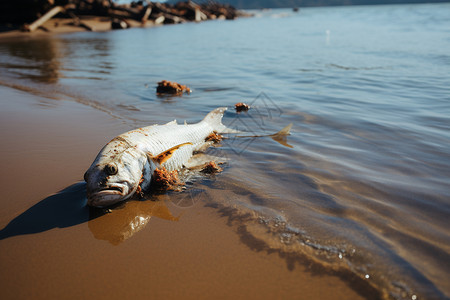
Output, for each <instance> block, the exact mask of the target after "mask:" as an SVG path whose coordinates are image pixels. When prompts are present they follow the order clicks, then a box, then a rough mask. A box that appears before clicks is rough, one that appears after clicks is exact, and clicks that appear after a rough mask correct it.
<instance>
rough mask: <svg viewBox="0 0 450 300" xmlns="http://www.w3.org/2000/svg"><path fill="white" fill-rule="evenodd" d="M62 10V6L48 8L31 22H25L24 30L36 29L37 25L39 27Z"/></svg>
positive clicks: (31, 30)
mask: <svg viewBox="0 0 450 300" xmlns="http://www.w3.org/2000/svg"><path fill="white" fill-rule="evenodd" d="M63 11H64V7H62V6H55V7H53V8H52V9H50V10H49V11H48V12H47V13H45V14H44V15H43V16H42V17H40V18H39V19H37V20H36V21H34V22H33V23H31V24H29V25H28V24H25V25H24V30H25V31H29V32H33V31H35V30H36V29H38V28H39V27H41V26H42V25H43V24H44V23H45V22H47V21H48V20H50V19H51V18H53V17H54V16H56V15H57V14H59V13H60V12H63Z"/></svg>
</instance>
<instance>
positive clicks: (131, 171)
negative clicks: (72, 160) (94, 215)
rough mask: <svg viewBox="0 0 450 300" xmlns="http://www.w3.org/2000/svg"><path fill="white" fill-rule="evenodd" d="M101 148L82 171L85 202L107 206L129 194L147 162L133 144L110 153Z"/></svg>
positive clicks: (136, 185)
mask: <svg viewBox="0 0 450 300" xmlns="http://www.w3.org/2000/svg"><path fill="white" fill-rule="evenodd" d="M116 150H117V149H116ZM103 152H104V153H102V152H101V153H99V155H98V157H97V159H96V160H95V161H94V163H93V164H92V165H91V167H90V168H89V169H88V170H87V171H86V173H85V174H84V180H85V181H86V190H87V198H88V201H87V204H88V205H89V206H95V207H105V206H110V205H113V204H116V203H118V202H121V201H124V200H126V199H128V198H130V197H131V196H133V194H134V193H135V192H136V190H137V189H138V187H139V185H140V183H141V179H142V177H143V170H144V169H145V165H146V162H147V158H146V156H145V154H143V153H142V152H141V151H139V150H137V149H136V148H133V147H130V148H127V149H124V150H123V151H121V152H114V155H110V154H111V153H110V152H111V151H103Z"/></svg>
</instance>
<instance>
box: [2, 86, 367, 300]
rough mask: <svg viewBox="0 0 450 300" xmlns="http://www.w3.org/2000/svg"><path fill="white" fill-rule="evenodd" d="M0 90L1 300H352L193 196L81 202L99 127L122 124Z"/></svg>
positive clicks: (333, 280) (341, 285)
mask: <svg viewBox="0 0 450 300" xmlns="http://www.w3.org/2000/svg"><path fill="white" fill-rule="evenodd" d="M0 95H1V96H0V99H1V100H0V122H1V131H0V132H1V136H0V138H1V140H2V149H1V151H2V153H1V163H2V166H3V167H2V170H3V172H2V173H1V182H2V183H3V184H2V198H1V199H2V200H1V207H2V209H1V210H0V230H1V231H0V238H1V239H0V270H1V271H0V282H1V289H0V298H1V299H28V298H31V297H32V298H33V299H49V298H50V299H56V298H64V299H80V298H84V299H94V298H95V299H124V298H131V297H133V298H135V299H150V298H153V299H154V298H155V297H156V298H159V299H180V298H182V299H211V298H218V299H231V298H236V299H361V298H363V297H361V296H360V295H359V294H358V293H357V292H355V291H354V290H353V289H351V288H350V287H349V284H348V283H346V282H344V281H342V280H341V279H340V278H338V277H337V276H333V275H332V274H320V273H317V272H315V271H314V268H312V269H311V266H310V265H308V263H301V262H294V263H293V262H292V261H291V262H289V258H288V257H283V255H282V254H280V253H278V252H276V251H274V252H273V253H269V252H267V251H262V252H261V251H259V250H258V247H252V243H253V244H254V243H257V241H255V240H245V237H244V236H243V235H239V234H237V232H238V231H239V228H238V227H236V226H234V225H230V224H227V218H226V217H221V216H220V215H219V213H218V211H217V209H215V208H211V207H208V206H207V205H205V203H204V202H203V201H193V202H192V204H193V205H187V207H183V205H179V202H175V201H174V199H172V198H171V197H168V196H164V195H163V196H161V197H160V198H161V199H159V201H156V202H155V201H132V202H129V203H127V204H126V205H125V206H124V207H123V208H122V209H117V210H114V211H112V212H111V213H105V211H101V212H99V211H92V210H89V209H88V208H87V207H86V206H85V195H84V193H85V189H84V184H83V183H82V182H81V180H82V176H83V173H84V171H85V170H86V168H87V167H88V166H89V165H90V163H91V161H92V160H93V158H94V156H95V155H96V154H97V152H98V151H99V149H100V148H101V147H102V146H103V145H104V143H105V142H107V141H108V140H109V139H110V138H111V133H114V134H119V133H121V132H123V131H126V130H129V129H130V128H127V126H125V125H124V124H123V123H122V122H121V121H120V120H118V119H115V118H114V117H111V116H109V115H107V114H104V113H102V112H100V111H96V110H94V109H92V108H90V107H86V106H84V105H82V104H79V103H76V102H72V101H66V100H64V99H48V98H45V97H41V96H39V95H37V94H33V93H30V92H29V91H21V90H16V89H13V88H10V87H5V86H1V85H0ZM105 132H108V134H107V135H105ZM176 203H178V204H176ZM366 296H367V295H366Z"/></svg>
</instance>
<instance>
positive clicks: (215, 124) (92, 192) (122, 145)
mask: <svg viewBox="0 0 450 300" xmlns="http://www.w3.org/2000/svg"><path fill="white" fill-rule="evenodd" d="M225 110H226V108H223V107H222V108H217V109H215V110H213V111H212V112H210V113H209V114H208V115H206V117H205V118H204V119H203V120H202V121H201V122H199V123H196V124H190V125H187V124H185V125H179V124H177V123H176V121H172V122H169V123H167V124H165V125H153V126H148V127H144V128H138V129H135V130H132V131H129V132H126V133H124V134H121V135H119V136H117V137H115V138H114V139H112V140H111V141H110V142H109V143H108V144H107V145H106V146H105V147H103V149H102V150H101V151H100V153H99V154H98V155H97V157H96V158H95V160H94V162H93V163H92V165H91V166H90V167H89V169H88V170H87V171H86V173H85V175H84V179H85V181H86V183H87V185H86V187H87V197H88V205H91V206H97V207H104V206H109V205H112V204H115V203H117V202H120V201H123V200H126V199H128V198H130V197H131V196H133V195H134V194H135V193H142V191H144V190H146V189H148V188H149V187H150V183H151V179H152V176H153V174H154V172H155V170H156V169H157V168H159V169H161V168H163V167H164V168H165V169H166V170H167V171H168V172H172V171H175V170H180V169H181V168H183V166H184V165H186V164H187V163H188V162H189V159H190V158H191V157H192V155H193V153H194V152H196V151H199V150H200V149H205V148H207V147H208V146H210V145H211V144H212V143H213V142H211V141H205V139H206V138H207V137H208V136H209V135H210V134H211V133H213V132H217V133H223V132H230V131H231V130H229V129H227V128H226V127H225V126H224V125H223V124H222V117H223V114H224V112H225Z"/></svg>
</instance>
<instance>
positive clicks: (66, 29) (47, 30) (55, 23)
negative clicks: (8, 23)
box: [0, 16, 156, 39]
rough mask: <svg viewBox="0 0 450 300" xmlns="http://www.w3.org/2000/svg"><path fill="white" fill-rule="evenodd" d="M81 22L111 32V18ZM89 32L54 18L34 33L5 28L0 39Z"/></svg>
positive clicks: (132, 22) (138, 24)
mask: <svg viewBox="0 0 450 300" xmlns="http://www.w3.org/2000/svg"><path fill="white" fill-rule="evenodd" d="M81 22H82V23H83V24H85V25H87V26H88V27H89V28H91V29H92V31H97V32H102V31H109V30H111V18H109V17H97V16H82V17H81ZM127 23H128V24H129V25H130V26H131V27H145V28H147V27H152V26H156V25H154V24H153V22H151V21H149V22H147V23H146V24H145V25H144V24H142V23H141V22H137V21H135V20H129V19H127ZM83 31H88V30H87V29H86V28H85V27H82V26H76V25H74V24H73V20H71V19H64V18H52V19H50V20H48V21H47V22H45V23H44V24H43V25H42V26H41V27H40V28H38V29H37V30H36V31H33V32H26V31H22V30H20V28H8V27H3V28H2V30H0V39H4V38H13V37H28V36H45V35H54V34H66V33H74V32H83Z"/></svg>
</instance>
